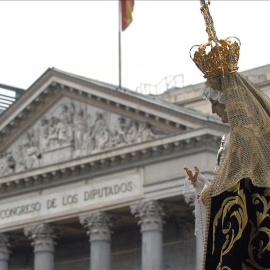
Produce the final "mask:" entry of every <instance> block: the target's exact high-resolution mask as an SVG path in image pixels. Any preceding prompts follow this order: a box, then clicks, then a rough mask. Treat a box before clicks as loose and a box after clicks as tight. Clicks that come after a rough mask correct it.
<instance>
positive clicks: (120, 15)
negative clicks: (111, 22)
mask: <svg viewBox="0 0 270 270" xmlns="http://www.w3.org/2000/svg"><path fill="white" fill-rule="evenodd" d="M118 2H119V12H118V14H119V32H118V57H119V58H118V74H119V89H121V88H122V86H121V83H122V82H121V81H122V66H121V60H122V59H121V31H122V29H121V28H122V11H121V0H119V1H118Z"/></svg>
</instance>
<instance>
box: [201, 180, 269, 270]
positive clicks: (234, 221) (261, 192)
mask: <svg viewBox="0 0 270 270" xmlns="http://www.w3.org/2000/svg"><path fill="white" fill-rule="evenodd" d="M211 205H212V206H211V214H210V224H211V225H210V226H209V233H208V243H207V246H208V250H207V256H206V263H205V264H206V265H205V269H207V270H215V269H216V270H255V269H256V270H266V269H270V192H269V189H266V188H259V187H256V186H254V185H253V184H252V182H251V181H250V180H249V179H242V180H241V181H239V182H238V183H237V184H236V185H235V186H234V187H232V188H231V189H229V190H227V191H225V192H223V193H222V194H220V195H218V196H215V197H213V198H212V201H211Z"/></svg>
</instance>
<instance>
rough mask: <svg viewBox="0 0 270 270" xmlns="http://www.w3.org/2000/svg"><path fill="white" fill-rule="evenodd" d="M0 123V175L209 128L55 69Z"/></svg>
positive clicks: (203, 120) (187, 114)
mask: <svg viewBox="0 0 270 270" xmlns="http://www.w3.org/2000/svg"><path fill="white" fill-rule="evenodd" d="M196 114H197V115H196ZM1 120H2V121H0V136H1V146H0V147H1V148H0V153H1V159H0V174H1V175H2V176H5V175H9V174H13V173H20V172H23V171H27V170H31V169H35V168H39V167H44V166H48V165H52V164H56V163H59V162H64V161H67V160H72V159H75V158H80V157H85V156H89V155H93V154H96V153H99V152H102V151H110V150H114V149H117V148H119V147H128V146H132V145H134V144H138V143H143V142H145V141H150V140H157V139H159V138H163V137H165V136H168V135H171V134H176V133H181V132H186V131H187V130H191V129H196V128H201V127H204V126H206V125H207V124H208V123H209V121H208V120H209V119H208V118H207V117H206V116H203V115H201V114H199V113H196V112H191V111H189V110H187V109H185V108H178V107H177V106H174V105H171V104H168V103H164V102H161V101H159V100H156V99H155V98H153V97H145V96H142V95H138V94H137V93H133V92H132V91H128V90H123V89H117V88H115V87H113V86H110V85H106V84H101V83H99V82H96V81H92V80H89V79H85V78H81V77H78V76H75V75H71V74H67V73H63V72H59V71H56V70H54V69H49V70H48V71H47V72H45V73H44V74H43V75H42V76H41V77H40V78H39V79H38V80H37V81H36V82H35V83H34V84H33V85H32V86H31V87H30V88H29V89H28V90H27V91H26V93H25V94H24V95H23V96H22V97H21V98H20V99H19V100H17V101H16V102H15V103H14V104H13V105H12V106H11V107H10V108H9V109H8V110H7V111H6V112H5V113H4V114H3V115H2V116H1ZM210 124H212V125H213V124H216V123H210ZM218 125H219V124H218Z"/></svg>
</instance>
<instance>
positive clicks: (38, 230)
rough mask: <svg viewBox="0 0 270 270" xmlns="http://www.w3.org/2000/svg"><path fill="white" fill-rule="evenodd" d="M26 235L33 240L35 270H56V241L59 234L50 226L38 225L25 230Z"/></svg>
mask: <svg viewBox="0 0 270 270" xmlns="http://www.w3.org/2000/svg"><path fill="white" fill-rule="evenodd" d="M24 233H25V235H26V236H28V237H29V239H31V240H33V242H32V245H33V246H34V253H35V260H34V270H53V269H54V246H55V244H56V243H55V242H54V239H55V238H56V237H57V236H58V234H59V232H58V231H57V230H56V229H55V228H53V227H51V226H50V225H48V224H46V223H44V224H36V225H33V226H31V227H28V228H25V230H24Z"/></svg>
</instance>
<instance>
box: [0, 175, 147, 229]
mask: <svg viewBox="0 0 270 270" xmlns="http://www.w3.org/2000/svg"><path fill="white" fill-rule="evenodd" d="M141 195H142V177H141V172H140V171H136V172H131V173H129V174H125V175H122V176H121V175H119V176H115V177H111V179H110V180H109V179H105V180H104V179H101V180H94V181H84V182H82V183H80V184H73V185H68V186H66V187H64V190H63V189H61V190H59V191H53V190H46V191H44V192H43V193H42V194H38V193H33V194H29V195H27V197H26V196H21V197H17V198H16V201H14V200H11V199H7V200H3V201H2V202H1V209H0V228H3V227H6V226H10V225H11V224H15V225H16V223H17V222H20V223H22V222H24V221H25V222H27V221H29V220H31V219H38V220H44V219H46V218H47V217H51V216H55V215H56V216H59V215H60V216H62V215H68V214H72V213H79V212H80V211H83V210H91V209H93V208H96V207H99V206H102V207H104V206H106V205H112V204H113V203H121V202H126V201H130V200H133V199H134V198H138V197H140V196H141Z"/></svg>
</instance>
